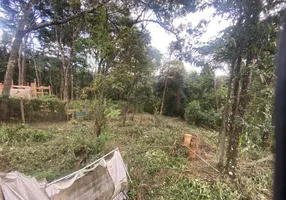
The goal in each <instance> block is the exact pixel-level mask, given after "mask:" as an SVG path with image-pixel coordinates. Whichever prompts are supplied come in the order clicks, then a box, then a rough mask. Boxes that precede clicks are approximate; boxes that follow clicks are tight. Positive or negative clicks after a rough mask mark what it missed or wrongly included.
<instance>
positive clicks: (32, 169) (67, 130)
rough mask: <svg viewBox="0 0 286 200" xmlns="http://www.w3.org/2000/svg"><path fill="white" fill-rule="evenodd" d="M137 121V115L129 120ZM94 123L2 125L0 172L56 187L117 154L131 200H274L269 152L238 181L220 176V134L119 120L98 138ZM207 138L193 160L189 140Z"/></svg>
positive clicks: (146, 119)
mask: <svg viewBox="0 0 286 200" xmlns="http://www.w3.org/2000/svg"><path fill="white" fill-rule="evenodd" d="M130 117H131V116H130ZM92 127H93V126H92V122H90V121H70V122H68V123H64V122H63V123H57V124H49V123H47V124H45V123H39V124H30V125H22V126H21V125H9V126H8V125H5V124H4V125H2V126H1V129H0V141H1V146H0V149H1V156H0V161H1V162H0V163H1V165H0V170H1V171H12V170H18V171H20V172H23V173H26V174H28V175H31V176H35V177H36V178H38V179H41V178H47V180H49V181H51V180H54V179H56V178H59V177H61V176H63V175H65V174H68V173H70V172H72V171H74V170H77V169H79V168H80V167H83V166H84V165H86V164H87V163H89V162H92V161H93V160H95V159H97V158H99V157H100V156H102V155H104V154H105V153H107V152H108V151H111V150H113V149H114V148H116V147H118V148H119V149H120V152H121V154H122V155H123V158H124V160H125V162H126V164H127V166H128V170H129V173H130V176H131V179H132V183H131V185H130V191H129V195H130V197H131V199H186V200H187V199H212V200H213V199H224V200H225V199H229V200H234V199H258V198H259V199H270V198H271V197H272V170H273V169H272V161H271V160H270V161H269V160H266V161H264V162H257V160H259V159H260V158H264V157H265V152H262V151H261V152H260V151H245V152H244V153H242V160H243V161H242V162H241V163H240V165H239V177H238V179H237V181H236V182H232V181H231V179H230V178H228V176H227V175H223V174H220V173H219V172H218V171H216V170H215V168H216V164H217V142H218V140H217V134H218V133H217V132H215V131H209V130H205V129H201V128H196V127H194V126H190V125H188V124H186V123H185V122H184V121H182V120H180V119H177V118H169V117H161V116H152V115H149V114H140V115H136V116H135V118H134V121H128V122H127V123H126V125H122V122H121V121H120V120H117V119H114V120H111V121H110V122H109V123H108V127H109V128H108V129H106V130H105V131H104V133H102V135H101V136H100V137H99V138H96V136H95V135H94V134H93V131H92ZM184 133H189V134H192V135H197V136H198V137H199V138H200V145H199V149H200V153H199V155H200V157H199V158H196V159H192V160H188V153H189V151H188V149H186V148H185V147H183V146H182V143H183V134H184Z"/></svg>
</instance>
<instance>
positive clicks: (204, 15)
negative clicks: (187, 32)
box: [147, 8, 231, 76]
mask: <svg viewBox="0 0 286 200" xmlns="http://www.w3.org/2000/svg"><path fill="white" fill-rule="evenodd" d="M214 12H215V9H214V8H208V9H205V10H204V11H201V12H197V13H191V14H189V15H187V16H186V17H184V18H180V19H177V20H176V21H175V22H174V24H175V25H178V24H180V23H192V26H193V27H195V26H196V25H197V24H198V23H199V22H200V21H201V20H202V19H206V20H210V23H209V24H208V26H207V29H206V30H207V31H206V33H204V34H203V35H202V37H201V38H200V40H201V42H207V41H209V40H211V39H212V38H215V37H216V36H217V35H218V34H219V32H220V31H222V30H223V29H225V28H226V27H228V26H229V25H230V24H231V22H230V21H227V20H224V19H222V18H220V17H215V18H214V17H213V16H212V15H213V14H214ZM147 29H148V30H149V31H150V34H151V37H152V41H151V44H152V46H154V47H155V48H157V49H158V50H160V52H161V53H163V54H164V55H165V56H166V57H168V56H167V51H168V46H169V43H170V42H171V41H173V40H175V36H174V35H173V34H171V33H168V32H167V31H165V30H164V29H163V28H162V27H160V26H159V25H158V24H155V23H149V24H148V26H147ZM184 64H185V67H186V70H187V71H188V72H190V71H193V70H195V71H198V72H200V68H198V67H195V66H193V65H191V64H189V63H184ZM215 73H216V75H217V76H219V75H225V74H226V72H225V71H223V70H216V72H215Z"/></svg>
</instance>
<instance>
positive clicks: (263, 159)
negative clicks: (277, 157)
mask: <svg viewBox="0 0 286 200" xmlns="http://www.w3.org/2000/svg"><path fill="white" fill-rule="evenodd" d="M273 160H274V156H273V155H269V156H267V157H265V158H261V159H259V160H256V161H254V162H251V163H249V164H247V165H248V166H253V165H257V164H258V163H262V162H265V161H273Z"/></svg>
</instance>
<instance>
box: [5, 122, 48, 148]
mask: <svg viewBox="0 0 286 200" xmlns="http://www.w3.org/2000/svg"><path fill="white" fill-rule="evenodd" d="M51 138H53V135H52V134H51V133H49V132H47V131H43V130H32V129H28V128H27V127H26V126H24V125H19V126H7V125H5V124H4V125H2V126H1V128H0V143H5V144H6V145H15V144H17V143H21V142H46V141H48V140H49V139H51Z"/></svg>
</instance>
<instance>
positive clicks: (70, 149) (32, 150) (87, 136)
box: [0, 123, 108, 180]
mask: <svg viewBox="0 0 286 200" xmlns="http://www.w3.org/2000/svg"><path fill="white" fill-rule="evenodd" d="M107 140H108V138H107V137H106V136H105V134H104V133H103V134H102V135H101V136H100V137H99V138H97V137H96V136H94V135H93V133H92V129H91V127H90V126H89V125H87V124H85V123H80V124H75V125H72V124H66V125H64V126H62V127H57V126H50V127H45V128H38V127H37V128H35V127H32V126H28V125H25V126H23V125H13V126H12V125H9V126H8V125H2V126H1V128H0V142H1V143H0V144H1V145H0V146H1V151H2V153H3V155H5V157H6V158H7V159H8V160H9V163H8V164H7V165H6V169H1V170H2V171H7V170H9V171H12V170H17V171H20V172H22V173H26V174H30V175H32V176H35V177H36V178H47V179H48V180H53V179H55V178H56V177H59V176H62V175H64V174H67V173H69V172H72V171H74V170H77V169H79V168H80V167H82V166H83V165H84V164H85V163H86V162H87V160H88V159H90V158H92V157H93V156H96V155H97V154H98V153H100V152H101V151H102V148H103V146H104V143H105V142H106V141H107ZM0 161H1V160H0Z"/></svg>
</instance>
